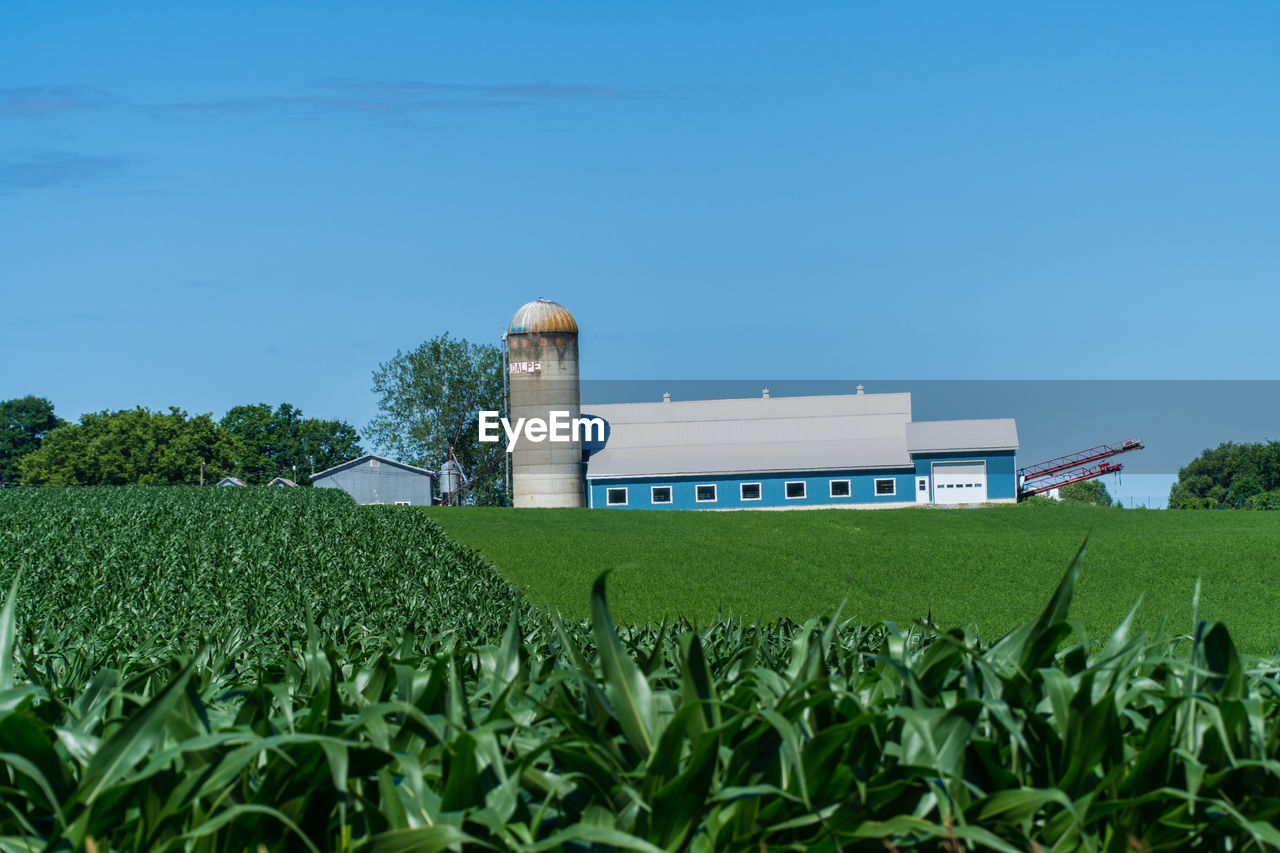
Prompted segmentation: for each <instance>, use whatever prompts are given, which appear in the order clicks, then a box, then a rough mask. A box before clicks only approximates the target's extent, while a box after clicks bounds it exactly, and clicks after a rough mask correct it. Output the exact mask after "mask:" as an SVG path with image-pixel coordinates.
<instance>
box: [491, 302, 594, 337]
mask: <svg viewBox="0 0 1280 853" xmlns="http://www.w3.org/2000/svg"><path fill="white" fill-rule="evenodd" d="M539 332H561V333H566V334H568V333H572V334H575V335H576V334H577V333H578V321H577V320H574V319H573V315H572V314H570V313H569V309H568V308H565V307H564V306H563V305H561V304H560V303H559V302H552V301H551V300H550V299H542V298H541V297H539V298H538V299H535V300H533V301H532V302H530V303H528V304H526V305H522V306H521V307H520V310H519V311H517V312H516V313H515V316H514V317H512V318H511V325H509V326H507V333H508V334H512V335H527V334H537V333H539Z"/></svg>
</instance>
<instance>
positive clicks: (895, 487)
mask: <svg viewBox="0 0 1280 853" xmlns="http://www.w3.org/2000/svg"><path fill="white" fill-rule="evenodd" d="M503 343H504V356H505V361H506V368H507V371H506V373H507V388H508V395H507V411H508V412H510V413H511V417H512V418H513V419H515V420H517V421H520V420H521V419H523V420H527V421H534V420H537V421H541V422H542V423H543V425H544V426H545V425H546V424H547V423H550V422H551V421H552V416H553V415H559V416H560V417H561V418H562V423H563V422H572V421H573V420H575V419H577V418H579V416H581V417H582V418H589V417H595V418H600V419H601V420H603V421H604V422H605V430H604V438H603V440H601V439H600V438H599V436H598V435H594V436H592V437H591V438H590V439H588V440H587V441H582V440H580V436H578V435H575V434H572V433H571V434H570V435H568V436H567V440H564V439H561V440H559V441H557V442H553V441H551V440H549V439H548V440H546V441H541V440H539V439H528V440H523V441H520V442H519V443H517V444H516V445H515V446H514V447H513V449H512V452H511V472H512V481H511V486H512V495H513V498H514V503H515V505H516V506H517V507H574V506H590V507H616V508H630V509H802V508H805V507H831V506H856V507H876V506H883V507H890V506H906V505H911V504H950V505H960V504H978V503H989V502H1008V503H1012V502H1014V501H1016V500H1017V496H1018V485H1017V475H1016V472H1015V466H1014V454H1015V453H1016V452H1017V449H1018V430H1017V427H1016V425H1015V424H1014V421H1013V420H1012V419H1011V418H1000V419H990V420H963V421H924V422H915V421H912V419H911V395H910V394H909V393H893V394H867V393H864V390H863V388H862V386H858V392H857V393H856V394H841V395H827V396H810V397H773V398H771V397H770V396H769V392H768V390H767V389H766V390H765V392H764V394H763V395H762V396H761V397H757V398H751V399H737V400H695V401H684V402H674V401H672V400H671V399H670V397H669V396H667V395H664V400H663V401H662V402H654V403H611V404H601V405H585V406H584V405H581V404H580V388H579V379H578V366H579V350H578V324H577V321H576V320H575V319H574V317H573V315H572V314H570V313H569V311H568V310H567V309H566V308H565V307H564V306H563V305H560V304H558V303H556V302H552V301H550V300H547V299H537V300H534V301H533V302H530V303H528V304H526V305H524V306H522V307H521V308H520V309H519V310H518V311H516V313H515V315H514V316H513V317H512V319H511V322H510V323H509V324H508V325H507V330H506V332H505V334H504V335H503ZM584 462H585V464H584Z"/></svg>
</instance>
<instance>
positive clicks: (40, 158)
mask: <svg viewBox="0 0 1280 853" xmlns="http://www.w3.org/2000/svg"><path fill="white" fill-rule="evenodd" d="M130 165H131V161H130V160H129V159H128V158H125V157H95V156H89V155H84V154H75V153H71V152H67V151H33V152H27V153H24V154H20V155H17V156H16V157H12V158H9V159H0V192H19V191H22V190H35V189H45V188H49V187H81V186H86V185H90V184H94V183H97V182H99V181H102V180H104V179H106V178H110V177H114V176H116V175H118V174H120V173H122V172H124V171H125V170H126V169H127V168H128V167H129V166H130Z"/></svg>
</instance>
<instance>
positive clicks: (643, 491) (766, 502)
mask: <svg viewBox="0 0 1280 853" xmlns="http://www.w3.org/2000/svg"><path fill="white" fill-rule="evenodd" d="M886 477H892V478H893V479H894V481H895V486H896V489H895V491H896V493H895V494H893V495H877V494H876V493H875V480H877V479H882V478H886ZM797 480H803V481H804V483H805V496H804V497H803V498H792V499H790V500H788V499H787V497H786V484H787V483H789V482H795V481H797ZM832 480H850V481H851V483H850V488H851V491H852V494H851V495H850V496H849V497H847V498H833V497H831V491H830V483H831V481H832ZM709 483H714V484H715V485H716V500H715V502H714V503H699V502H697V501H696V500H695V490H696V487H697V486H700V485H706V484H709ZM743 483H759V484H760V500H758V501H744V500H741V499H740V497H739V495H740V494H741V491H740V490H739V486H741V484H743ZM587 486H588V489H589V490H590V497H591V500H590V506H593V507H596V508H608V509H772V508H777V507H804V506H841V505H844V506H848V505H851V504H864V505H865V504H894V503H911V502H913V501H914V500H915V494H914V493H913V492H912V489H914V488H915V475H914V474H913V473H912V472H911V471H909V470H908V471H903V470H893V471H844V472H829V471H823V472H821V473H818V472H807V473H793V474H769V475H761V476H758V477H745V476H738V477H629V478H625V479H618V480H590V481H588V482H587ZM619 486H626V487H627V504H626V506H609V505H608V503H607V501H606V490H607V489H610V488H616V487H619ZM651 486H671V487H672V488H671V503H669V504H654V503H652V502H651V500H650V494H651V493H650V487H651Z"/></svg>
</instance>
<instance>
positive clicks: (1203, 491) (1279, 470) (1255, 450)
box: [1169, 441, 1280, 509]
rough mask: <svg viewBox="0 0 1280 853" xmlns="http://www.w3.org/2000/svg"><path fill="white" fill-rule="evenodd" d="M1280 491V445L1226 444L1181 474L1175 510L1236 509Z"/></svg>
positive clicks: (1173, 494) (1173, 493)
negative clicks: (1262, 496) (1268, 493)
mask: <svg viewBox="0 0 1280 853" xmlns="http://www.w3.org/2000/svg"><path fill="white" fill-rule="evenodd" d="M1274 491H1280V441H1268V442H1266V443H1263V444H1257V443H1243V444H1236V443H1235V442H1230V441H1229V442H1225V443H1223V444H1219V445H1218V446H1217V447H1215V448H1213V449H1212V450H1205V451H1204V452H1203V453H1201V454H1200V455H1199V456H1197V457H1196V458H1195V459H1193V460H1191V462H1189V463H1187V465H1186V467H1184V468H1183V469H1182V470H1180V471H1179V472H1178V481H1177V482H1176V483H1174V484H1173V486H1172V487H1171V488H1170V489H1169V507H1170V508H1171V509H1235V508H1240V507H1245V506H1248V505H1249V502H1250V501H1251V500H1253V499H1254V498H1255V497H1257V496H1259V495H1263V494H1265V493H1267V492H1274Z"/></svg>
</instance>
